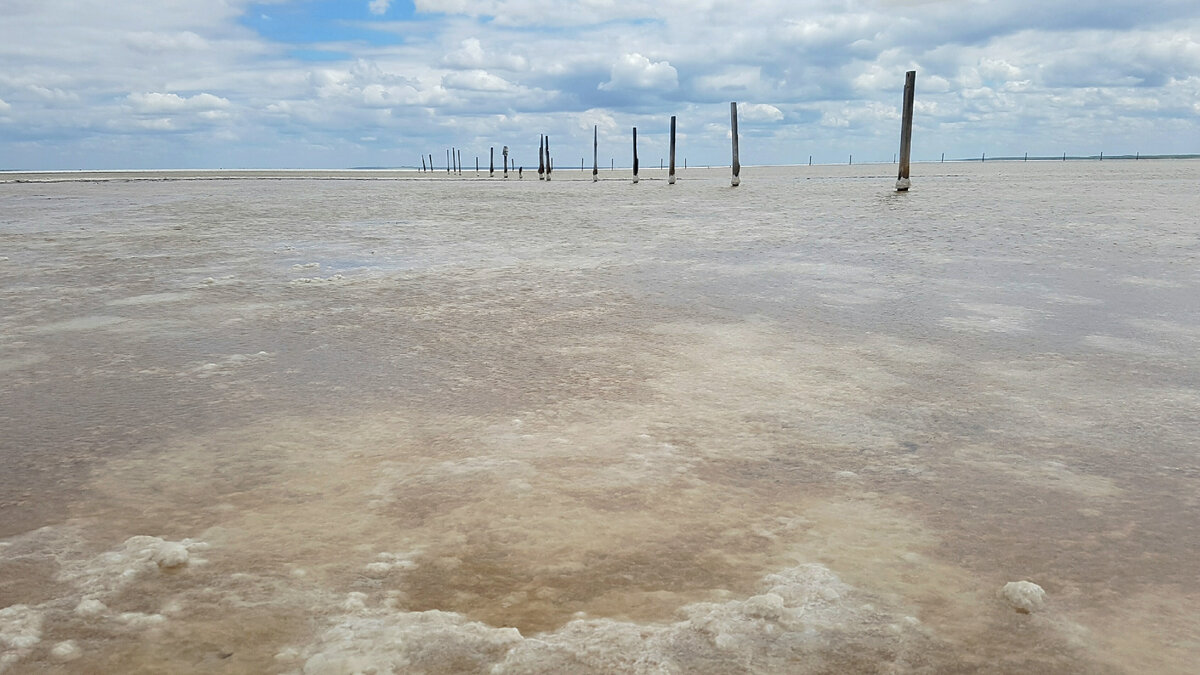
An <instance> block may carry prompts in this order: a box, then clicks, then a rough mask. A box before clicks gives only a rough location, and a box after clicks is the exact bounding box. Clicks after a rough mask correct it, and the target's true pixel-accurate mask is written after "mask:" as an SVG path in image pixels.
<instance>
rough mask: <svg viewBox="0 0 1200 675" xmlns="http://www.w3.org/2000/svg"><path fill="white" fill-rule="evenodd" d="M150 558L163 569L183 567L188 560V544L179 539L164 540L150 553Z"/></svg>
mask: <svg viewBox="0 0 1200 675" xmlns="http://www.w3.org/2000/svg"><path fill="white" fill-rule="evenodd" d="M150 559H151V560H153V561H154V562H156V563H158V566H159V567H161V568H163V569H171V568H175V567H182V566H184V565H186V564H187V562H188V550H187V546H185V545H184V544H182V543H181V542H178V541H164V542H163V543H162V544H160V545H159V546H158V548H156V549H155V550H154V553H152V554H151V555H150Z"/></svg>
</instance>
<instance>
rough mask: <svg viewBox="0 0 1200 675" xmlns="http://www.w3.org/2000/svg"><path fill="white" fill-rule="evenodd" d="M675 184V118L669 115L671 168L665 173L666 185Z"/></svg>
mask: <svg viewBox="0 0 1200 675" xmlns="http://www.w3.org/2000/svg"><path fill="white" fill-rule="evenodd" d="M674 184H675V116H674V115H671V168H670V169H669V170H668V172H667V185H674Z"/></svg>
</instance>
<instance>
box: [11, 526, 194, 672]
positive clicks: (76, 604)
mask: <svg viewBox="0 0 1200 675" xmlns="http://www.w3.org/2000/svg"><path fill="white" fill-rule="evenodd" d="M65 536H67V535H66V533H64V532H60V531H57V530H56V529H55V528H42V529H40V530H36V531H35V532H33V533H31V539H32V540H33V541H37V542H38V543H40V544H42V545H43V546H44V544H46V543H47V542H46V541H45V540H51V542H52V543H56V544H59V546H52V547H49V548H51V549H54V550H60V551H62V550H68V551H69V550H70V549H71V546H70V545H69V543H68V542H67V540H66V539H65ZM56 540H58V541H56ZM7 543H9V544H10V545H9V546H5V547H4V549H3V552H4V553H5V554H6V555H11V554H15V553H17V549H20V548H22V547H20V546H13V545H12V542H7ZM43 546H39V547H38V548H41V549H43V550H44V548H43ZM207 548H208V545H207V544H206V543H204V542H201V541H194V540H191V539H184V540H183V541H177V542H172V541H166V540H164V539H162V538H160V537H148V536H136V537H130V538H129V539H126V540H125V542H124V543H122V545H121V546H120V547H119V548H117V549H114V550H112V551H107V552H105V553H101V554H99V555H96V556H94V557H90V558H87V557H80V558H72V557H70V555H69V553H68V554H67V555H66V556H64V557H63V558H60V560H59V563H60V567H59V574H58V578H57V580H58V581H60V582H65V583H69V584H71V585H72V586H73V587H74V589H75V591H74V592H73V593H71V594H69V595H67V596H63V597H59V598H55V599H53V600H49V601H47V602H45V603H42V604H40V605H34V606H29V605H12V606H9V607H5V608H4V609H0V673H4V672H5V671H6V670H8V669H9V668H10V667H12V666H14V665H16V664H17V663H18V662H19V661H21V660H23V659H25V658H26V657H28V656H29V655H30V654H31V653H33V651H34V650H35V648H36V647H37V646H38V645H39V644H40V643H41V641H42V626H43V624H44V622H45V620H46V617H47V615H48V614H49V613H50V612H52V611H56V610H58V611H61V610H63V609H68V611H72V612H73V613H74V614H75V615H77V616H81V617H86V618H88V619H91V620H97V621H99V622H100V623H99V624H98V625H107V626H108V627H109V628H110V629H112V630H114V631H117V632H122V633H128V632H131V631H132V632H142V631H146V630H149V629H152V628H155V627H157V626H160V625H162V624H163V623H165V622H166V617H164V616H163V615H161V614H151V613H143V612H119V611H115V610H112V609H110V608H109V607H108V605H107V604H106V603H105V600H110V599H111V598H113V597H115V596H116V595H117V594H118V593H119V592H121V591H122V590H123V589H125V588H126V587H128V586H130V585H131V584H134V583H135V582H136V581H137V580H138V579H141V578H144V577H146V576H148V575H150V574H162V573H164V572H165V571H167V570H174V569H180V568H183V567H185V566H186V565H188V564H193V565H197V564H203V563H204V561H203V560H202V559H199V558H196V557H195V555H194V554H195V553H198V552H200V551H203V550H205V549H207ZM81 655H82V650H80V649H79V647H78V645H76V644H75V643H74V642H72V641H69V640H68V641H65V642H60V643H58V644H56V645H55V646H54V647H53V648H52V649H51V650H50V656H51V658H53V659H55V660H58V661H61V662H66V661H72V660H74V659H77V658H79V656H81Z"/></svg>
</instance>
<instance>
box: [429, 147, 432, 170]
mask: <svg viewBox="0 0 1200 675" xmlns="http://www.w3.org/2000/svg"><path fill="white" fill-rule="evenodd" d="M429 173H433V153H432V152H431V153H429Z"/></svg>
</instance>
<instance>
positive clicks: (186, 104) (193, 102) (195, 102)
mask: <svg viewBox="0 0 1200 675" xmlns="http://www.w3.org/2000/svg"><path fill="white" fill-rule="evenodd" d="M127 100H128V101H129V104H130V106H132V107H133V109H134V110H135V111H137V112H139V113H171V112H189V111H212V110H219V109H221V108H228V107H229V101H228V100H227V99H223V98H221V97H220V96H214V95H212V94H196V95H195V96H191V97H186V98H185V97H183V96H180V95H179V94H161V93H158V92H146V93H137V94H130V95H129V96H128V97H127Z"/></svg>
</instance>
